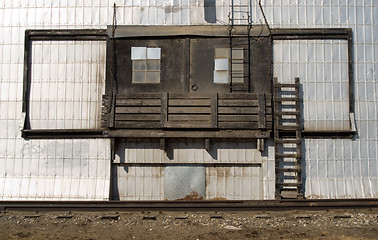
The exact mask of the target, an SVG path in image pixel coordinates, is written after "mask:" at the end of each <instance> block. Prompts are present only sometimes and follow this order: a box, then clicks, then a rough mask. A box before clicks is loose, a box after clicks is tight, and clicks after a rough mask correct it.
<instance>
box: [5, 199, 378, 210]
mask: <svg viewBox="0 0 378 240" xmlns="http://www.w3.org/2000/svg"><path fill="white" fill-rule="evenodd" d="M377 207H378V199H376V198H375V199H311V200H308V199H306V200H255V201H233V200H188V201H187V200H185V201H182V200H177V201H0V210H1V211H32V212H36V211H38V212H40V211H44V212H54V211H76V212H88V211H89V212H98V211H100V212H104V211H105V212H110V211H125V212H129V211H193V212H195V211H208V212H211V211H287V210H310V211H313V210H325V209H359V208H377Z"/></svg>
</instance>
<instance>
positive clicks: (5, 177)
mask: <svg viewBox="0 0 378 240" xmlns="http://www.w3.org/2000/svg"><path fill="white" fill-rule="evenodd" d="M74 4H78V6H79V5H81V7H78V8H77V7H76V5H74ZM91 4H92V1H86V2H85V4H84V2H81V3H79V2H76V3H75V1H70V2H69V3H63V2H57V1H5V0H4V1H3V0H1V1H0V30H1V34H0V76H1V77H0V89H1V90H0V126H1V128H0V146H1V147H0V199H1V200H21V199H30V200H104V199H108V198H109V182H110V181H109V180H110V176H109V175H110V174H109V173H110V159H109V157H110V145H109V140H106V139H93V140H88V139H82V140H24V139H22V138H21V132H20V129H21V126H22V122H23V116H22V114H21V113H22V111H21V106H22V88H23V87H22V86H23V58H24V57H23V56H24V34H25V29H43V28H47V29H56V28H83V24H85V25H86V26H85V28H93V27H95V28H97V27H99V24H100V23H99V20H97V22H96V19H100V12H99V11H97V16H96V14H95V12H94V11H92V10H93V9H92V10H91V11H89V12H90V13H89V12H84V9H85V10H88V9H91ZM84 6H85V7H84ZM72 10H73V11H72ZM80 11H81V14H79V12H80ZM75 12H76V16H73V15H72V13H75ZM92 14H93V15H92ZM103 16H104V15H103V14H101V17H103ZM80 18H82V19H83V21H84V18H85V23H84V22H81V24H80V23H79V22H80V20H79V19H80ZM96 24H97V25H96ZM101 25H102V23H101ZM102 27H104V26H103V25H102ZM45 43H47V45H45ZM59 43H61V42H59ZM74 45H75V47H74V46H73V42H66V43H65V44H59V46H58V42H53V43H52V42H51V43H50V42H44V44H43V46H44V47H43V48H42V47H41V46H42V45H41V43H40V42H35V43H34V44H33V49H32V50H33V53H34V55H33V57H34V58H33V60H35V61H34V62H33V67H34V68H33V69H32V72H33V79H34V80H36V81H35V82H34V83H37V84H36V85H33V86H32V105H31V112H32V127H35V128H60V127H66V128H69V127H75V128H86V127H91V128H96V127H97V126H98V121H97V119H98V117H96V116H98V114H99V112H96V111H92V110H90V109H93V107H94V106H92V108H91V105H93V104H98V103H99V101H101V99H100V98H98V96H100V95H101V93H102V89H103V87H101V86H102V85H103V78H104V69H105V63H104V54H103V53H104V44H101V43H98V42H97V43H87V42H80V43H79V42H75V44H74ZM78 45H79V46H78ZM81 47H82V49H79V50H78V48H81ZM46 48H47V51H45V50H46ZM73 48H75V51H71V50H72V49H73ZM84 48H85V49H84ZM50 50H51V51H50ZM60 50H62V51H60ZM66 51H67V54H66ZM80 51H82V54H81V55H80V54H78V53H80ZM58 52H59V53H58ZM70 54H73V55H70ZM100 55H101V56H102V57H100V58H99V56H100ZM69 56H73V57H72V58H68V57H69ZM38 57H40V58H38ZM49 60H52V61H51V62H50V61H49ZM47 63H49V64H47ZM38 64H39V65H38ZM70 64H75V67H77V68H79V69H78V70H77V71H75V70H74V71H70V70H69V68H67V70H68V71H63V69H64V68H63V69H58V70H61V71H59V72H56V71H54V69H55V67H58V68H59V67H67V66H69V65H70ZM37 65H38V66H37ZM41 65H43V66H44V68H42V66H41ZM47 65H48V66H47ZM39 67H41V68H42V69H40V68H39ZM71 67H72V66H71ZM38 69H39V70H38ZM74 72H75V74H78V73H80V74H82V75H81V76H80V80H79V79H77V78H75V80H79V81H80V83H79V85H80V86H81V88H79V89H80V90H81V91H82V94H77V93H75V94H73V95H72V96H71V97H70V98H65V97H69V96H62V95H60V94H61V93H63V92H64V91H62V90H63V89H62V88H65V89H66V90H67V91H66V93H67V92H68V90H69V89H70V88H71V89H72V88H75V89H77V85H76V86H75V85H74V84H75V83H76V84H78V83H77V82H75V83H74V82H73V81H70V80H73V78H72V77H73V74H74ZM57 76H59V77H62V76H65V78H64V79H62V78H60V81H57V78H56V77H57ZM75 76H77V75H75ZM55 80H56V81H55ZM62 80H64V81H62ZM90 81H93V82H90ZM42 83H43V84H42ZM63 83H68V84H63ZM63 85H64V86H63ZM73 85H74V86H73ZM93 85H96V86H93ZM93 88H96V89H97V90H96V91H97V92H95V91H93ZM85 93H88V94H85ZM67 99H70V101H67ZM40 100H41V101H40ZM47 101H49V104H51V105H53V106H54V107H53V108H41V109H38V107H37V108H34V106H35V105H34V104H37V105H39V104H41V105H44V106H47ZM78 101H79V105H80V111H81V112H80V111H74V112H71V113H68V112H67V111H66V112H65V111H61V109H62V108H61V107H62V105H63V106H64V105H65V106H66V108H65V109H66V110H76V108H71V107H70V106H69V107H67V105H69V104H70V103H72V104H77V102H78ZM57 105H59V106H58V107H59V108H60V109H59V111H54V109H55V110H56V108H55V106H57ZM69 108H70V109H69ZM38 110H40V111H38ZM98 110H100V109H98ZM92 113H93V115H92ZM47 114H48V115H47ZM46 115H47V116H46ZM43 116H44V117H43ZM47 117H48V118H49V119H53V121H50V122H48V121H46V119H47ZM50 117H51V118H50Z"/></svg>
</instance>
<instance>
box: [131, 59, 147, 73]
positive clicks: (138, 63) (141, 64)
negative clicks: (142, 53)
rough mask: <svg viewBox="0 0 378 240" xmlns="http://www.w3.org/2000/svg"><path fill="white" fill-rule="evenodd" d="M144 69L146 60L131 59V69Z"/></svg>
mask: <svg viewBox="0 0 378 240" xmlns="http://www.w3.org/2000/svg"><path fill="white" fill-rule="evenodd" d="M144 70H146V61H144V60H139V61H133V71H144Z"/></svg>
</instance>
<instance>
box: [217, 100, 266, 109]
mask: <svg viewBox="0 0 378 240" xmlns="http://www.w3.org/2000/svg"><path fill="white" fill-rule="evenodd" d="M258 104H259V102H258V101H257V100H251V99H219V100H218V105H219V106H220V107H237V106H239V107H249V106H254V107H257V106H258Z"/></svg>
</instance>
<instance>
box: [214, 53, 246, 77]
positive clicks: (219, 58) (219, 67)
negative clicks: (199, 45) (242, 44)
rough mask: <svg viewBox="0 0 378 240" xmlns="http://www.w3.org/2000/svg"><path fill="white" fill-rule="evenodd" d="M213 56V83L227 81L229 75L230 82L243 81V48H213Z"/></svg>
mask: <svg viewBox="0 0 378 240" xmlns="http://www.w3.org/2000/svg"><path fill="white" fill-rule="evenodd" d="M230 54H231V55H232V57H231V58H230ZM214 58H215V62H214V83H229V79H230V76H231V77H232V83H243V82H244V66H243V65H244V63H243V59H244V56H243V48H233V49H232V52H231V51H230V48H215V57H214ZM230 72H231V74H230Z"/></svg>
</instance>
